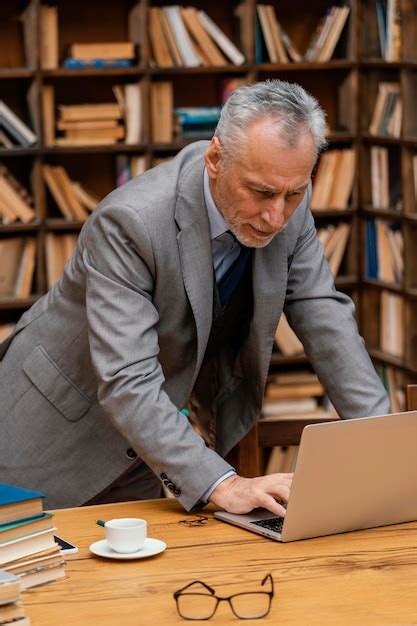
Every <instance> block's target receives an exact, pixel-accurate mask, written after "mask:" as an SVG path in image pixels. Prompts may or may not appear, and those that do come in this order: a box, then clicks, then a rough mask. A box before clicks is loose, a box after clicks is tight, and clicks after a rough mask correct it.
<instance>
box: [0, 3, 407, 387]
mask: <svg viewBox="0 0 417 626" xmlns="http://www.w3.org/2000/svg"><path fill="white" fill-rule="evenodd" d="M259 4H261V3H257V2H256V0H243V1H238V0H230V1H229V2H210V1H209V0H194V1H191V2H188V1H184V2H183V6H185V7H195V8H196V9H197V10H199V11H201V10H202V11H205V12H206V13H207V15H208V16H209V18H211V20H213V22H214V23H215V24H216V25H217V26H218V27H219V28H220V29H221V30H222V31H223V33H224V34H225V35H226V37H227V38H228V39H229V40H230V41H231V42H232V43H233V44H234V45H235V46H236V47H237V49H238V50H239V51H240V52H241V53H242V54H243V55H244V60H243V62H242V63H240V64H233V63H232V62H230V60H229V59H227V58H226V63H225V64H224V65H199V66H197V67H186V66H185V65H184V64H182V65H181V66H173V67H160V66H158V65H157V64H156V63H155V61H154V58H155V51H154V50H153V45H154V44H153V42H152V37H151V32H150V21H149V16H150V9H158V10H161V9H162V7H166V6H170V7H172V6H175V3H174V2H172V1H170V0H139V1H136V0H120V2H117V3H115V2H114V1H112V0H100V2H99V1H98V0H90V2H88V3H86V2H84V1H83V0H56V1H55V2H51V1H50V0H48V1H42V2H41V0H20V1H19V2H16V1H15V0H4V1H3V2H2V3H1V6H0V88H1V99H2V100H4V101H5V102H6V103H7V105H8V106H9V107H10V108H11V109H12V110H13V111H14V112H15V113H16V115H18V116H19V118H20V119H21V120H22V121H23V122H24V123H25V124H27V125H28V126H29V127H30V128H31V129H32V130H33V131H34V132H35V134H36V135H37V138H38V139H37V142H36V143H34V144H33V145H31V146H29V147H22V146H15V147H13V148H7V147H4V146H1V145H0V163H2V164H4V165H5V166H6V167H7V168H8V170H9V171H10V172H11V173H12V174H13V176H14V177H15V178H16V179H18V180H19V182H20V183H21V184H22V185H23V186H24V187H26V188H27V189H28V190H30V193H31V195H32V196H33V208H34V211H35V214H36V217H35V219H34V220H33V221H31V222H29V223H26V224H22V223H20V222H19V221H15V222H13V223H11V224H7V225H0V240H2V239H8V238H13V237H23V238H25V237H33V238H35V240H36V265H35V272H34V277H33V284H32V288H31V293H30V296H29V297H28V298H13V297H11V296H4V297H2V298H0V324H2V323H6V322H12V323H13V322H14V321H16V320H17V319H18V317H19V316H20V315H21V313H22V312H23V311H24V310H25V309H26V308H27V307H29V306H30V305H31V304H32V303H33V302H34V301H35V300H36V299H37V297H39V296H40V295H42V294H43V293H45V292H46V289H47V259H46V240H47V235H48V234H54V235H63V236H65V235H73V234H76V233H77V232H78V231H79V229H80V228H81V226H82V222H80V221H77V220H71V221H68V220H65V219H64V217H63V215H62V213H61V211H60V210H59V207H58V206H57V203H56V202H55V200H54V198H53V196H52V195H51V193H50V191H49V190H48V188H47V186H46V184H45V180H44V177H43V174H42V172H43V168H44V166H45V165H48V166H62V167H63V168H65V171H66V172H67V174H68V176H69V177H70V179H71V180H73V181H79V182H80V183H81V184H82V185H83V186H85V188H86V189H88V191H89V192H90V193H91V194H92V195H93V196H95V197H97V198H102V197H103V196H105V195H106V194H107V193H108V192H109V191H110V190H111V189H113V188H114V187H115V185H116V180H117V178H118V175H119V174H120V172H118V166H119V165H118V164H120V162H121V161H123V159H124V160H125V161H126V159H128V160H131V159H141V163H142V164H143V167H145V168H149V167H151V166H152V165H153V164H155V163H157V162H159V161H160V160H161V159H164V158H169V157H171V156H173V155H174V154H175V153H176V152H177V151H178V150H179V149H181V148H182V147H183V146H184V145H186V144H187V142H188V141H190V139H184V138H182V137H181V136H178V135H175V133H174V134H173V135H172V136H171V137H170V140H169V141H155V140H154V139H153V138H152V133H151V128H152V120H151V116H152V111H151V103H150V96H151V92H152V89H153V87H154V85H156V84H162V83H169V84H170V87H169V89H170V90H171V94H172V99H173V106H174V107H201V106H206V107H207V106H210V107H214V106H220V105H221V103H222V99H223V97H224V91H225V81H229V84H231V81H235V82H239V81H240V82H243V83H245V82H246V83H251V82H253V81H257V80H264V79H267V78H280V79H284V80H288V81H295V82H299V83H300V84H301V85H303V86H304V87H305V88H306V89H307V90H308V91H310V92H311V93H312V94H313V95H314V96H316V97H317V99H318V100H319V102H320V104H321V105H322V106H323V108H324V109H325V111H326V113H327V122H328V127H329V129H328V141H329V150H331V151H333V150H351V151H352V152H353V154H354V158H355V164H354V178H353V188H352V193H351V196H350V200H349V202H348V204H347V206H346V207H345V208H340V207H339V208H332V209H330V208H325V207H322V208H321V209H318V210H315V211H314V214H315V219H316V223H317V227H318V229H325V228H328V227H332V226H338V225H341V224H347V225H348V226H349V239H348V242H347V247H346V251H345V253H344V254H343V258H342V259H341V261H340V268H339V272H338V275H337V278H336V284H337V286H338V288H339V289H341V290H344V291H346V292H347V293H349V295H350V296H351V297H352V298H353V300H354V301H355V303H356V305H357V312H358V320H359V324H360V328H361V332H362V334H363V335H364V337H365V340H366V342H367V345H368V348H369V349H370V352H371V354H372V356H373V358H374V360H375V362H376V363H378V364H383V365H384V364H385V365H388V366H393V367H394V368H395V369H396V370H397V371H398V372H400V374H401V376H402V377H403V381H404V383H405V382H413V381H415V380H416V379H417V350H416V349H415V348H416V347H417V346H416V343H417V331H416V330H415V329H416V328H417V323H416V322H417V277H416V276H417V275H416V273H415V271H414V266H415V254H416V253H415V252H414V250H415V247H416V246H415V243H416V241H417V238H416V237H417V207H416V195H417V194H416V191H417V176H416V175H415V174H414V172H416V171H417V163H416V161H417V120H416V118H415V115H414V103H415V101H416V97H417V44H416V41H417V36H416V35H417V32H416V31H417V26H416V23H415V11H416V8H417V2H416V0H397V1H395V2H394V1H392V2H391V0H390V1H389V3H387V2H385V1H384V2H380V3H379V4H380V5H381V6H382V5H384V6H385V5H386V4H389V11H388V13H389V14H390V15H391V16H393V17H392V20H391V21H392V28H391V29H390V33H391V38H392V41H391V43H390V47H389V51H388V53H387V51H386V50H385V51H384V50H383V46H382V47H381V27H380V25H379V24H378V15H377V10H376V5H377V4H378V3H375V0H351V1H350V2H338V1H336V2H335V3H334V4H335V5H336V6H337V7H338V9H340V8H341V7H343V6H348V7H349V14H348V16H347V18H346V22H345V23H344V25H343V27H342V29H341V34H340V37H339V38H338V39H337V42H335V46H334V51H333V52H332V54H331V56H330V58H329V59H327V60H325V61H317V60H313V61H306V60H304V59H301V60H300V61H298V62H294V61H291V60H289V61H288V62H285V63H284V62H278V63H277V62H273V63H271V62H270V59H269V56H268V50H267V49H266V46H265V44H262V45H260V42H262V36H261V38H260V35H259V29H260V27H259V26H257V14H258V5H259ZM270 4H271V5H272V6H273V8H274V10H275V15H276V18H277V19H278V21H279V23H280V25H281V27H282V29H283V30H284V31H285V33H286V34H287V35H288V36H289V38H290V41H291V42H292V44H293V46H294V47H295V48H296V49H298V50H299V51H300V52H301V53H304V52H305V51H306V50H307V49H308V47H309V45H311V42H312V36H313V35H314V33H315V31H317V25H318V23H319V22H320V19H321V18H322V17H323V16H324V15H325V13H326V10H328V9H329V8H330V6H331V3H330V2H328V1H327V0H313V2H311V3H310V4H309V7H308V11H306V7H305V3H304V2H302V1H301V0H293V1H292V2H291V3H282V2H277V1H276V0H271V2H270ZM45 7H46V12H48V7H49V8H51V7H56V8H57V13H56V15H57V32H58V37H57V41H56V45H53V44H54V42H53V40H52V41H51V40H50V39H48V38H45V36H44V35H43V34H42V33H43V31H42V28H44V18H43V17H42V15H43V13H44V12H45ZM300 16H302V19H300ZM398 33H399V35H398ZM100 41H102V42H105V41H106V42H122V41H131V42H133V44H134V49H135V53H134V57H133V59H131V64H130V65H129V66H125V67H82V68H80V69H68V67H66V66H65V65H64V61H65V59H66V58H68V50H69V49H71V46H72V44H74V43H75V42H77V43H82V44H85V43H94V42H100ZM45 46H46V51H45ZM286 54H288V55H289V53H286ZM387 55H388V56H387ZM387 58H390V59H391V60H387ZM45 59H47V60H45ZM384 82H387V83H388V82H391V83H397V84H398V85H399V93H400V97H401V101H402V107H403V108H402V118H403V120H402V124H401V132H400V133H399V136H391V135H386V134H372V133H371V132H370V131H369V126H370V122H371V119H372V114H373V110H374V106H375V101H376V97H377V93H378V86H379V85H380V84H381V83H384ZM115 85H118V86H121V87H122V88H125V87H126V86H131V85H138V86H139V87H138V90H137V93H138V94H139V96H138V97H139V100H138V104H137V106H139V107H140V119H141V130H140V133H139V135H138V136H137V140H136V141H134V142H133V143H129V144H126V143H125V142H124V141H123V140H118V141H116V142H115V143H109V144H108V145H91V143H89V142H88V141H86V143H85V144H79V145H56V144H54V143H52V145H51V142H50V141H49V142H48V141H46V137H45V130H46V128H45V127H46V126H47V124H48V118H47V116H46V115H45V102H44V100H43V94H44V93H45V88H47V89H48V88H53V94H54V101H55V105H54V110H55V111H56V107H58V105H74V104H80V103H86V102H89V103H103V102H116V100H115V97H114V92H113V87H114V86H115ZM119 123H120V122H118V124H119ZM191 140H192V139H191ZM375 147H379V148H384V149H385V150H386V153H383V154H385V156H383V158H386V159H387V161H388V164H391V165H389V171H390V180H389V184H388V204H386V203H385V204H384V206H374V204H373V196H372V157H371V155H372V148H375ZM381 154H382V153H381ZM394 186H396V187H397V188H398V189H397V192H396V195H395V194H394V193H393V189H392V188H393V187H394ZM394 196H395V202H394V201H393V198H394ZM375 219H377V220H381V221H382V222H387V223H389V224H394V229H395V230H398V231H399V232H401V234H402V239H403V246H404V249H403V253H402V254H403V261H404V272H403V276H402V278H401V280H400V281H397V282H395V283H392V282H384V281H383V280H380V279H375V278H369V277H368V276H367V273H366V271H367V270H366V265H367V259H366V236H367V235H366V228H367V223H368V222H369V220H375ZM384 292H388V293H389V294H394V295H396V296H398V297H400V298H402V300H403V305H402V307H403V308H402V313H401V315H402V319H403V320H404V324H405V326H404V328H405V339H404V345H403V346H402V351H401V356H398V355H394V354H389V353H386V352H384V351H383V350H382V349H381V341H380V339H381V332H382V330H381V324H382V322H381V317H382V315H381V313H382V312H381V294H382V293H384ZM305 365H306V360H305V357H304V356H303V355H302V354H301V355H296V356H292V357H288V356H285V355H283V354H280V353H279V352H276V353H274V354H273V357H272V368H276V369H281V370H282V369H283V370H286V369H294V368H295V369H297V368H300V367H305Z"/></svg>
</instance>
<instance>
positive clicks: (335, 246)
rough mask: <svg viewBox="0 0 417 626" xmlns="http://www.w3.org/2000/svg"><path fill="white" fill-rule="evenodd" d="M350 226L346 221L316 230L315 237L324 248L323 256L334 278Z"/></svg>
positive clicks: (343, 251) (344, 250)
mask: <svg viewBox="0 0 417 626" xmlns="http://www.w3.org/2000/svg"><path fill="white" fill-rule="evenodd" d="M350 230H351V226H350V224H348V223H345V222H343V223H341V224H339V225H338V226H334V225H333V224H329V225H328V226H326V227H325V228H320V229H319V230H318V231H317V238H318V239H319V240H320V241H321V243H322V244H323V248H324V256H325V258H326V259H327V262H328V263H329V267H330V270H331V272H332V274H333V276H334V278H336V276H337V274H338V272H339V269H340V266H341V263H342V260H343V257H344V255H345V252H346V248H347V243H348V240H349V235H350Z"/></svg>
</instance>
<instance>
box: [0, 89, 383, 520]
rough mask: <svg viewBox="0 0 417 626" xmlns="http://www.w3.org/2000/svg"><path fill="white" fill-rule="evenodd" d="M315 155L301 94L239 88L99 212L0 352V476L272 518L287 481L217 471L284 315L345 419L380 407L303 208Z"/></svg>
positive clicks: (72, 492) (52, 495)
mask: <svg viewBox="0 0 417 626" xmlns="http://www.w3.org/2000/svg"><path fill="white" fill-rule="evenodd" d="M324 144H325V140H324V114H323V112H322V110H321V109H320V107H319V106H318V104H317V102H316V101H315V100H314V98H312V97H311V96H310V95H309V94H307V93H306V92H305V91H304V90H303V89H302V88H301V87H300V86H298V85H295V84H293V85H291V84H289V83H285V82H281V81H270V82H264V83H258V84H254V85H252V86H249V87H242V88H240V89H238V90H237V91H236V92H235V93H234V94H233V95H232V96H231V98H230V100H229V101H228V102H227V104H226V105H225V107H224V109H223V111H222V116H221V119H220V122H219V124H218V127H217V130H216V133H215V136H214V138H213V139H212V141H211V142H210V143H208V142H198V143H195V144H192V145H190V146H188V147H186V148H185V149H184V150H182V151H181V152H180V153H179V154H178V155H177V156H176V157H175V158H174V159H172V160H171V161H170V162H169V163H166V164H163V165H161V166H159V167H156V168H155V169H152V170H150V171H149V172H147V173H145V174H144V175H142V176H140V177H138V178H135V179H134V180H133V181H131V182H130V183H128V184H127V185H125V186H124V187H122V188H120V189H117V190H116V191H114V192H112V193H111V194H110V195H109V196H107V197H106V198H105V199H104V200H103V202H102V203H101V205H100V206H99V208H98V209H97V210H96V211H95V212H94V214H93V215H92V216H91V217H90V219H89V221H88V222H87V223H86V224H85V226H84V227H83V229H82V231H81V234H80V236H79V240H78V245H77V249H76V251H75V253H74V254H73V256H72V258H71V260H70V261H69V263H68V264H67V266H66V268H65V272H64V274H63V276H62V277H61V279H60V280H59V281H58V282H57V283H56V284H55V285H54V286H53V287H52V289H51V290H50V291H49V292H48V293H47V294H46V295H45V296H44V297H43V298H41V299H40V300H39V301H38V302H36V304H35V305H34V306H33V307H32V308H31V309H30V310H29V311H28V312H26V313H25V314H24V315H23V317H22V318H21V320H20V321H19V323H18V324H17V326H16V328H15V331H14V333H13V335H12V337H11V338H10V339H9V340H8V341H6V342H5V343H4V344H3V345H2V346H0V353H1V356H2V357H3V359H2V363H1V365H0V468H1V479H2V481H6V482H11V483H15V484H19V485H24V486H27V487H32V488H38V489H40V490H42V491H44V492H45V493H46V495H47V499H46V505H47V506H48V507H61V506H75V505H81V504H84V503H97V502H109V501H117V500H127V499H136V498H146V497H157V496H159V495H160V493H161V483H163V484H165V485H166V486H167V487H168V489H169V490H170V491H171V492H172V493H173V494H174V496H176V497H177V498H178V499H179V500H180V502H181V503H182V505H183V506H184V507H185V508H186V509H188V510H192V509H193V508H196V507H198V506H201V504H202V503H204V502H206V501H207V500H211V501H213V502H215V503H216V505H219V506H222V507H224V508H225V509H226V510H228V511H231V512H236V513H239V512H247V511H250V510H251V509H252V508H254V507H256V506H264V507H266V508H268V509H269V510H271V511H272V512H274V513H276V514H278V515H283V514H284V509H283V507H282V505H281V503H280V502H281V501H282V500H286V499H287V497H288V494H289V490H290V487H291V475H289V474H275V475H270V476H265V477H258V478H253V479H246V478H242V477H240V476H237V475H236V473H235V472H234V469H233V468H232V467H231V466H230V465H229V464H228V463H227V462H226V461H225V460H224V459H223V457H224V456H225V455H226V454H227V452H228V451H229V450H230V449H231V448H232V447H233V446H234V445H235V444H236V443H237V442H238V441H239V440H240V439H241V438H242V437H243V435H244V434H245V433H246V432H247V431H248V430H249V429H250V427H251V426H252V424H253V423H254V421H255V420H256V419H257V417H258V415H259V413H260V409H261V405H262V398H263V392H264V387H265V381H266V376H267V372H268V365H269V360H270V354H271V350H272V345H273V341H274V332H275V329H276V326H277V323H278V320H279V317H280V315H281V313H282V311H283V309H284V310H285V313H286V315H287V316H288V319H289V322H290V324H291V326H292V327H293V328H294V330H295V331H296V333H297V335H298V337H299V338H300V339H301V341H302V342H303V344H304V347H305V350H306V353H307V355H308V357H309V359H310V361H311V362H312V364H313V365H314V367H315V369H316V371H317V373H318V376H319V378H320V380H321V381H322V383H323V384H324V385H325V387H326V390H327V393H328V395H329V397H330V399H331V401H332V402H333V404H334V405H335V407H336V409H337V411H338V412H339V414H340V415H341V416H342V417H343V418H354V417H360V416H364V415H367V414H368V415H369V414H374V415H375V414H381V413H382V414H383V413H387V412H388V411H389V404H388V400H387V397H386V394H385V392H384V389H383V387H382V385H381V384H380V382H379V379H378V377H377V375H376V373H375V370H374V368H373V366H372V364H371V362H370V359H369V357H368V355H367V353H366V351H365V349H364V346H363V341H362V340H361V338H360V337H359V335H358V331H357V327H356V324H355V321H354V317H353V313H354V310H353V305H352V303H351V301H350V300H349V298H348V297H346V296H345V295H342V294H340V293H338V292H337V291H336V290H335V288H334V284H333V280H332V276H331V273H330V271H329V267H328V265H327V263H326V261H325V260H324V258H323V249H322V246H321V244H320V243H319V242H318V240H317V238H316V233H315V228H314V223H313V218H312V216H311V213H310V211H309V208H308V204H309V198H310V195H311V185H310V177H311V172H312V169H313V166H314V163H315V161H316V158H317V155H318V152H319V151H320V149H321V148H322V147H323V145H324ZM185 407H189V408H190V409H191V413H192V415H191V418H192V419H193V420H194V421H195V423H196V424H195V425H197V426H198V428H197V429H196V428H193V426H192V425H191V424H190V420H189V419H188V418H187V416H186V415H185V414H184V412H183V409H184V408H185Z"/></svg>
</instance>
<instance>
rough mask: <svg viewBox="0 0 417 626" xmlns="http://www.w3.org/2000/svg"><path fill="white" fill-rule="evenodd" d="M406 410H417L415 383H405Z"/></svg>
mask: <svg viewBox="0 0 417 626" xmlns="http://www.w3.org/2000/svg"><path fill="white" fill-rule="evenodd" d="M406 401H407V411H417V385H407V394H406Z"/></svg>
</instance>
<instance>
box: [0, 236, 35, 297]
mask: <svg viewBox="0 0 417 626" xmlns="http://www.w3.org/2000/svg"><path fill="white" fill-rule="evenodd" d="M35 260H36V240H35V239H34V238H33V237H10V238H8V239H2V240H1V241H0V298H27V297H28V296H29V295H30V293H31V289H32V282H33V273H34V270H35Z"/></svg>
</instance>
